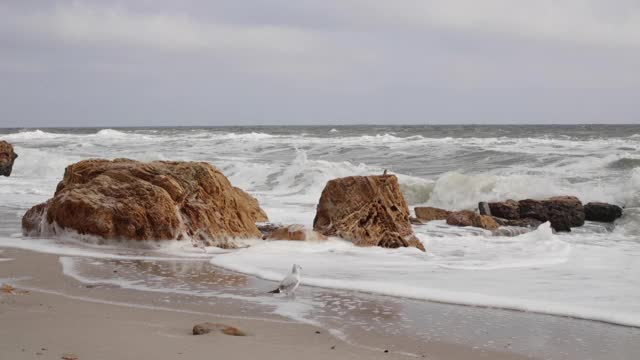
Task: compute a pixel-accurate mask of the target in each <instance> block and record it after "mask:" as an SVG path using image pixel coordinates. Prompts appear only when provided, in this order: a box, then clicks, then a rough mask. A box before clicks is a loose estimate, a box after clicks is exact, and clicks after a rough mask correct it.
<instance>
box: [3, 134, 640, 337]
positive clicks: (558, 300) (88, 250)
mask: <svg viewBox="0 0 640 360" xmlns="http://www.w3.org/2000/svg"><path fill="white" fill-rule="evenodd" d="M0 140H6V141H9V142H11V143H12V144H13V145H14V146H15V150H16V152H17V153H18V154H19V157H18V159H17V160H16V162H15V165H14V171H13V174H12V176H11V177H9V178H4V177H0V215H2V217H3V222H2V229H1V230H0V246H5V247H14V248H23V249H30V250H36V251H42V252H51V253H56V254H60V255H63V256H64V257H63V258H62V259H61V262H62V266H63V270H64V271H65V273H67V274H68V275H69V276H73V277H75V278H77V279H79V280H81V281H85V282H92V281H94V282H99V281H102V282H105V281H108V282H111V283H113V284H117V285H119V286H122V287H125V288H126V287H130V288H133V289H138V290H149V291H157V292H176V291H179V292H180V293H181V294H192V295H196V296H197V295H202V296H208V295H207V294H209V292H208V290H207V284H206V283H202V282H198V281H197V279H195V280H193V281H189V279H188V278H187V279H186V280H184V281H182V280H181V281H180V282H179V284H176V283H175V281H176V280H175V278H172V279H173V280H171V279H169V276H168V275H167V278H166V279H165V278H163V273H162V272H156V273H154V274H153V276H152V277H150V276H147V275H149V274H146V275H145V272H144V271H139V270H135V269H133V270H132V271H130V272H127V271H121V272H120V273H118V274H114V273H112V272H110V271H109V272H105V271H103V270H104V269H103V268H102V267H104V266H105V265H104V261H107V260H109V261H120V262H122V261H124V262H125V263H126V262H127V261H134V260H135V261H148V262H154V261H163V259H164V260H168V259H171V261H174V260H175V259H185V260H186V261H190V260H197V261H207V262H209V263H210V264H212V265H215V266H217V267H222V268H225V269H227V270H231V271H233V272H239V273H244V274H248V275H251V276H256V277H259V278H262V279H266V280H274V281H278V280H280V279H281V278H282V277H283V276H284V275H285V274H286V273H287V272H288V271H289V269H290V268H291V265H292V264H293V263H297V264H300V265H301V266H302V267H303V270H302V274H303V283H304V285H309V286H312V287H313V286H315V287H318V288H329V289H338V290H341V291H344V290H347V291H353V290H357V291H360V292H364V293H371V294H382V295H390V296H393V297H395V298H400V299H402V298H404V299H414V300H431V301H437V302H443V303H451V304H463V305H477V306H486V307H497V308H504V309H513V310H526V311H529V312H536V313H544V314H550V315H554V316H555V315H558V316H570V317H576V318H582V319H590V320H598V321H603V322H608V323H613V324H619V325H625V326H640V126H587V125H585V126H348V127H214V128H114V129H89V128H81V129H74V128H65V129H62V128H57V129H0ZM87 158H110V159H113V158H131V159H137V160H142V161H150V160H194V161H207V162H210V163H211V164H213V165H215V166H216V167H218V168H219V169H221V170H222V172H223V173H224V174H225V175H227V177H229V179H230V180H231V182H232V183H233V184H234V185H235V186H239V187H241V188H243V189H245V190H247V191H248V192H250V193H251V194H252V195H254V196H255V197H256V198H258V200H259V201H260V204H261V206H262V207H263V208H264V209H265V211H266V212H267V214H268V215H269V218H270V220H271V221H272V222H277V223H283V224H303V225H306V226H309V227H311V224H312V221H313V218H314V215H315V206H316V204H317V202H318V199H319V197H320V193H321V191H322V189H323V187H324V185H325V184H326V182H327V181H328V180H331V179H333V178H337V177H343V176H350V175H369V174H382V172H383V171H384V170H385V169H387V170H388V171H389V172H390V173H393V174H396V175H397V176H398V178H399V180H400V182H401V185H402V189H403V191H404V194H405V196H406V198H407V201H408V203H409V205H410V207H411V208H413V207H414V206H416V205H430V206H437V207H442V208H446V209H450V210H459V209H475V208H476V206H477V203H478V202H479V201H496V200H506V199H523V198H545V197H549V196H554V195H575V196H578V197H579V198H580V199H581V200H582V201H583V202H584V203H586V202H589V201H605V202H610V203H614V204H617V205H620V206H623V207H624V216H623V217H622V218H620V219H618V220H617V221H616V222H615V223H614V224H600V223H592V222H587V223H586V224H585V226H583V227H581V228H575V229H574V230H573V231H572V232H571V233H562V234H554V233H553V232H552V230H551V229H550V227H549V226H548V224H543V225H542V226H541V227H540V228H539V229H537V230H535V231H533V232H529V233H526V234H522V235H519V236H510V237H507V236H493V235H492V234H491V232H488V231H485V230H482V229H475V228H459V227H451V226H448V225H446V224H445V223H444V222H443V221H434V222H430V223H428V224H426V225H422V226H414V230H415V232H416V233H417V236H418V237H419V239H420V240H421V241H422V242H423V243H424V245H425V247H426V249H427V252H426V253H423V252H420V251H418V250H416V249H398V250H393V249H382V248H356V247H354V246H352V245H351V244H350V243H348V242H345V241H342V240H340V239H331V240H330V241H326V242H302V243H301V242H264V241H261V240H257V239H255V240H248V241H247V244H248V245H250V246H249V247H247V248H244V249H239V250H233V251H222V250H218V249H215V248H208V249H207V253H203V252H202V250H201V249H197V248H194V247H193V246H191V244H190V243H189V241H182V242H177V241H170V242H165V243H163V244H160V245H158V244H148V243H144V244H134V243H127V242H117V243H108V244H96V243H94V242H92V241H90V240H89V239H79V238H77V237H74V236H73V235H72V234H69V236H68V237H65V238H63V239H29V238H24V237H23V236H22V235H21V234H20V232H19V226H20V225H19V223H20V218H21V216H22V215H23V214H24V212H25V211H26V210H27V209H29V208H30V207H31V206H33V205H35V204H38V203H40V202H43V201H45V200H47V199H48V198H50V197H51V196H52V194H53V192H54V190H55V187H56V184H57V182H58V181H60V179H61V178H62V175H63V173H64V169H65V167H66V166H67V165H69V164H71V163H74V162H76V161H79V160H82V159H87ZM148 248H152V249H153V255H150V253H149V252H147V251H146V249H148ZM95 259H102V260H95ZM4 260H5V261H11V260H10V259H4ZM101 269H102V270H101ZM98 273H100V274H103V275H104V274H106V275H104V276H101V277H96V278H91V276H94V275H95V274H98ZM168 273H169V272H168ZM168 273H167V274H168ZM91 274H94V275H91ZM136 276H137V277H136ZM194 277H196V278H197V275H194ZM212 296H213V295H212ZM318 301H319V300H318ZM329 303H330V302H325V303H323V304H324V305H322V306H328V305H327V304H329ZM313 305H314V304H306V305H305V304H301V305H300V307H298V308H295V307H294V308H293V309H288V310H287V312H286V315H288V316H291V317H293V318H300V319H306V320H309V321H319V319H318V318H314V315H313V311H309V308H313ZM316 305H317V304H316ZM359 305H360V304H356V303H353V304H349V306H353V307H357V306H359ZM316 311H317V307H316ZM381 311H382V310H381ZM381 316H383V314H381Z"/></svg>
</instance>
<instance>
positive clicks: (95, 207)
mask: <svg viewBox="0 0 640 360" xmlns="http://www.w3.org/2000/svg"><path fill="white" fill-rule="evenodd" d="M258 218H259V219H263V218H264V212H263V211H262V209H260V206H259V205H258V202H257V200H255V199H253V198H252V197H251V196H250V195H249V194H247V193H245V192H244V191H242V190H240V189H238V188H234V187H233V186H232V185H231V183H230V182H229V180H228V179H227V178H226V177H225V176H224V175H223V174H222V173H221V172H220V171H219V170H218V169H216V168H215V167H213V166H212V165H210V164H208V163H204V162H172V161H154V162H150V163H142V162H138V161H133V160H128V159H116V160H113V161H111V160H95V159H94V160H84V161H80V162H78V163H75V164H73V165H70V166H68V167H67V168H66V170H65V173H64V178H63V179H62V181H61V182H60V183H59V184H58V187H57V189H56V192H55V194H54V196H53V198H52V199H50V200H49V201H47V202H46V203H44V204H40V205H36V206H34V207H33V208H31V209H30V210H29V211H27V213H26V214H25V215H24V217H23V219H22V227H23V232H24V233H25V234H26V235H35V236H38V235H42V234H43V233H44V234H47V235H50V234H55V233H56V232H57V231H58V229H68V230H73V231H76V232H78V233H80V234H83V235H93V236H97V237H101V238H106V239H131V240H165V239H178V240H180V239H184V238H191V239H195V240H199V241H202V242H204V243H205V244H206V245H209V246H222V247H234V246H235V245H234V243H233V242H232V241H230V239H231V238H235V237H260V236H261V233H260V231H259V230H258V228H257V227H256V224H255V223H256V220H257V219H258Z"/></svg>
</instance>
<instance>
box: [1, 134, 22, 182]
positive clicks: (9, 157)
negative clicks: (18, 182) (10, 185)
mask: <svg viewBox="0 0 640 360" xmlns="http://www.w3.org/2000/svg"><path fill="white" fill-rule="evenodd" d="M17 157H18V154H16V153H15V152H14V151H13V146H12V145H11V144H9V143H8V142H6V141H3V140H0V175H3V176H10V175H11V170H13V162H14V161H15V160H16V158H17Z"/></svg>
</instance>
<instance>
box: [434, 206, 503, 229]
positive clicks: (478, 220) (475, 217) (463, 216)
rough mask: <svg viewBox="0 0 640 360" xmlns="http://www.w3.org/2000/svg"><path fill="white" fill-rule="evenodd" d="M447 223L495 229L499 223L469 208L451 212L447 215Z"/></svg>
mask: <svg viewBox="0 0 640 360" xmlns="http://www.w3.org/2000/svg"><path fill="white" fill-rule="evenodd" d="M447 224H448V225H453V226H473V227H478V228H482V229H486V230H495V229H497V228H498V227H499V226H500V225H498V223H497V222H496V221H495V220H494V219H493V218H492V217H491V216H488V215H479V214H476V213H475V212H473V211H470V210H462V211H456V212H453V213H451V214H450V215H449V216H448V217H447Z"/></svg>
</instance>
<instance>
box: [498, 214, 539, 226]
mask: <svg viewBox="0 0 640 360" xmlns="http://www.w3.org/2000/svg"><path fill="white" fill-rule="evenodd" d="M493 219H494V220H495V221H496V222H497V223H498V224H499V225H500V226H517V227H523V228H532V229H537V228H538V226H540V224H542V221H540V220H537V219H532V218H524V219H517V220H508V219H501V218H498V217H494V218H493Z"/></svg>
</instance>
